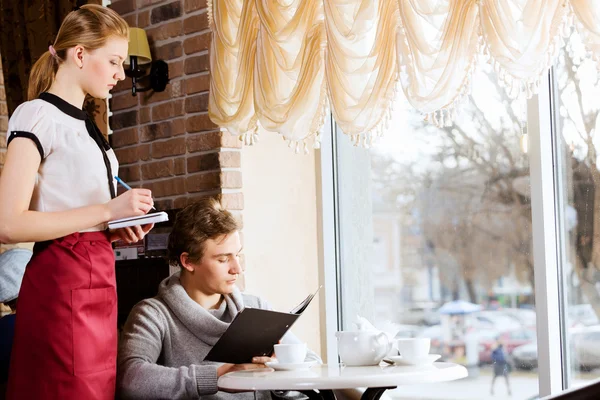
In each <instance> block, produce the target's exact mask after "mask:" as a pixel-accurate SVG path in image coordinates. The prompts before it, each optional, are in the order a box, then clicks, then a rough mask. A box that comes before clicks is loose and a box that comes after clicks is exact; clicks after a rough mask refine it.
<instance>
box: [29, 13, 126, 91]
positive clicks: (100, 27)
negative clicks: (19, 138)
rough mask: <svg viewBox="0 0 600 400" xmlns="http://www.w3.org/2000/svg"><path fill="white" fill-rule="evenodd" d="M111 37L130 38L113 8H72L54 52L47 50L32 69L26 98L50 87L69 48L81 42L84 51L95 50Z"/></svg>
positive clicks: (64, 22)
mask: <svg viewBox="0 0 600 400" xmlns="http://www.w3.org/2000/svg"><path fill="white" fill-rule="evenodd" d="M111 36H116V37H120V38H124V39H129V26H128V25H127V22H125V20H124V19H123V18H121V16H120V15H119V14H117V13H116V12H115V11H113V10H111V9H110V8H107V7H102V6H99V5H96V4H86V5H84V6H82V7H81V8H79V9H78V10H75V11H71V12H70V13H69V14H68V15H67V16H66V18H65V19H64V21H63V23H62V24H61V26H60V29H59V30H58V34H57V35H56V40H55V41H54V44H53V45H52V46H53V47H54V50H55V52H56V55H53V54H51V53H50V51H49V50H48V51H46V52H44V54H42V56H41V57H40V58H39V59H38V60H37V61H36V63H35V64H34V65H33V67H32V68H31V72H30V74H29V86H28V88H27V97H28V100H33V99H35V98H37V97H38V96H39V95H40V93H42V92H45V91H47V90H48V89H50V86H51V85H52V83H53V82H54V78H55V76H56V72H57V71H58V67H59V66H60V65H61V64H62V63H63V62H64V61H65V58H66V56H67V50H68V49H70V48H72V47H75V46H77V45H81V46H83V47H84V48H85V49H87V50H96V49H99V48H100V47H102V46H104V44H105V43H106V41H107V40H108V38H109V37H111Z"/></svg>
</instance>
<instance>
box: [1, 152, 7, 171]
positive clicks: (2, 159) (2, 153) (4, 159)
mask: <svg viewBox="0 0 600 400" xmlns="http://www.w3.org/2000/svg"><path fill="white" fill-rule="evenodd" d="M5 161H6V152H5V151H0V166H2V165H4V162H5ZM1 171H2V168H0V172H1Z"/></svg>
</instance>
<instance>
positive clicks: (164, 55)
mask: <svg viewBox="0 0 600 400" xmlns="http://www.w3.org/2000/svg"><path fill="white" fill-rule="evenodd" d="M182 54H183V51H182V46H181V42H179V41H178V42H171V43H168V44H165V45H163V46H160V47H158V48H157V49H156V59H157V60H172V59H174V58H178V57H181V56H182Z"/></svg>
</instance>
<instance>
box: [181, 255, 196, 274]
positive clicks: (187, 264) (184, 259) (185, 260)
mask: <svg viewBox="0 0 600 400" xmlns="http://www.w3.org/2000/svg"><path fill="white" fill-rule="evenodd" d="M179 262H180V263H181V265H182V266H183V268H185V269H186V270H187V271H189V272H194V270H195V268H194V264H192V262H191V260H190V253H185V252H184V253H181V254H180V255H179Z"/></svg>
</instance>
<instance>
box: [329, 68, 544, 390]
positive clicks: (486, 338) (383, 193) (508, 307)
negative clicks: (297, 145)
mask: <svg viewBox="0 0 600 400" xmlns="http://www.w3.org/2000/svg"><path fill="white" fill-rule="evenodd" d="M486 65H487V64H486ZM473 81H474V85H473V93H472V101H471V102H470V103H469V104H466V105H464V106H463V107H462V109H461V110H462V111H461V112H460V113H459V115H458V117H457V120H456V121H455V122H454V123H453V124H452V126H448V127H443V128H437V127H435V126H434V125H432V124H430V123H428V122H425V121H423V119H422V117H421V116H420V115H419V114H418V113H417V112H416V111H414V110H413V109H412V108H411V107H410V105H409V104H408V103H407V101H406V100H405V99H404V98H399V99H397V101H396V105H395V111H394V115H393V118H392V121H391V124H390V128H389V130H388V132H387V133H386V135H385V136H384V137H383V138H381V139H380V140H379V142H377V143H376V144H375V145H374V146H373V147H372V148H371V149H364V148H355V147H352V145H351V143H350V141H349V140H348V139H347V138H346V137H342V133H340V132H338V133H337V135H338V138H337V140H336V153H337V158H336V160H335V162H336V170H337V176H336V178H337V187H338V193H337V196H338V204H339V209H338V224H339V234H338V238H337V239H338V242H339V251H340V257H339V263H340V266H339V270H340V272H339V282H338V284H339V287H340V292H341V293H340V301H339V304H340V305H341V325H342V328H343V329H346V330H350V329H354V328H355V327H354V326H353V324H354V322H355V321H356V320H357V318H358V316H360V317H364V318H367V319H368V320H370V321H371V322H372V323H373V324H374V325H375V326H376V327H378V328H380V329H383V330H386V331H388V332H391V333H393V334H394V335H396V337H405V336H410V335H414V334H415V333H416V335H418V336H425V337H430V338H431V339H432V350H431V352H432V353H438V354H441V355H442V356H443V359H444V360H448V361H454V362H459V363H462V364H464V365H466V366H467V367H468V368H469V370H470V375H471V379H467V380H462V381H456V382H449V383H444V384H436V385H427V387H417V386H415V387H411V386H404V387H402V388H401V390H396V391H391V392H389V393H390V395H391V396H392V397H394V398H398V399H410V398H413V397H414V396H413V395H414V394H415V393H420V392H423V390H427V391H428V392H429V393H434V392H435V393H436V398H439V399H444V398H448V399H455V398H461V397H462V395H461V393H463V394H466V393H477V394H478V395H482V392H481V390H482V389H481V388H482V387H484V388H485V390H490V384H491V381H492V374H493V368H492V366H491V352H492V350H493V349H494V348H496V346H497V344H498V339H499V340H500V341H501V342H503V344H504V346H505V347H504V348H505V351H506V353H507V354H509V356H510V355H511V353H512V352H513V351H514V350H515V349H517V348H519V346H524V345H530V344H532V343H535V311H534V308H535V296H534V287H535V282H534V263H533V256H532V217H531V201H530V188H529V179H530V176H529V158H528V154H527V150H528V149H527V148H526V146H525V144H526V136H524V134H525V133H526V131H525V128H524V126H525V123H526V120H527V112H526V110H527V105H526V102H525V101H524V100H523V99H521V100H515V99H510V98H509V97H508V96H507V95H506V92H505V91H504V89H503V88H501V87H499V86H497V82H498V81H497V79H496V77H495V75H494V72H493V71H492V70H491V69H490V68H483V70H482V71H481V72H480V73H479V74H477V75H476V76H475V77H474V79H473ZM400 96H402V94H400ZM458 299H460V300H465V301H468V302H471V303H474V304H476V305H479V306H481V308H482V309H483V311H480V312H476V313H472V314H467V315H441V314H440V313H439V312H438V311H437V308H438V307H440V306H441V305H443V304H445V303H447V302H451V301H454V300H458ZM425 304H427V305H428V306H424V305H425ZM516 330H519V331H522V332H521V333H519V334H518V335H517V337H513V336H512V335H511V333H510V332H512V331H516ZM517 368H520V366H519V365H517ZM513 380H516V381H517V382H518V384H516V383H515V384H513V388H512V389H513V396H514V398H515V399H527V398H531V397H532V396H534V395H536V394H537V393H538V375H537V371H536V370H535V369H533V370H531V369H530V366H528V367H527V368H523V371H522V372H519V374H518V377H517V376H514V377H513ZM504 385H505V383H504V381H503V380H498V381H497V382H496V388H495V392H496V393H497V394H498V395H499V396H500V394H502V395H504V394H505V393H506V392H507V388H506V387H505V386H504ZM485 393H486V395H487V393H489V392H485ZM486 395H483V396H484V397H485V396H486ZM444 396H447V397H444ZM465 396H466V395H465ZM480 398H483V397H480Z"/></svg>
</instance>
